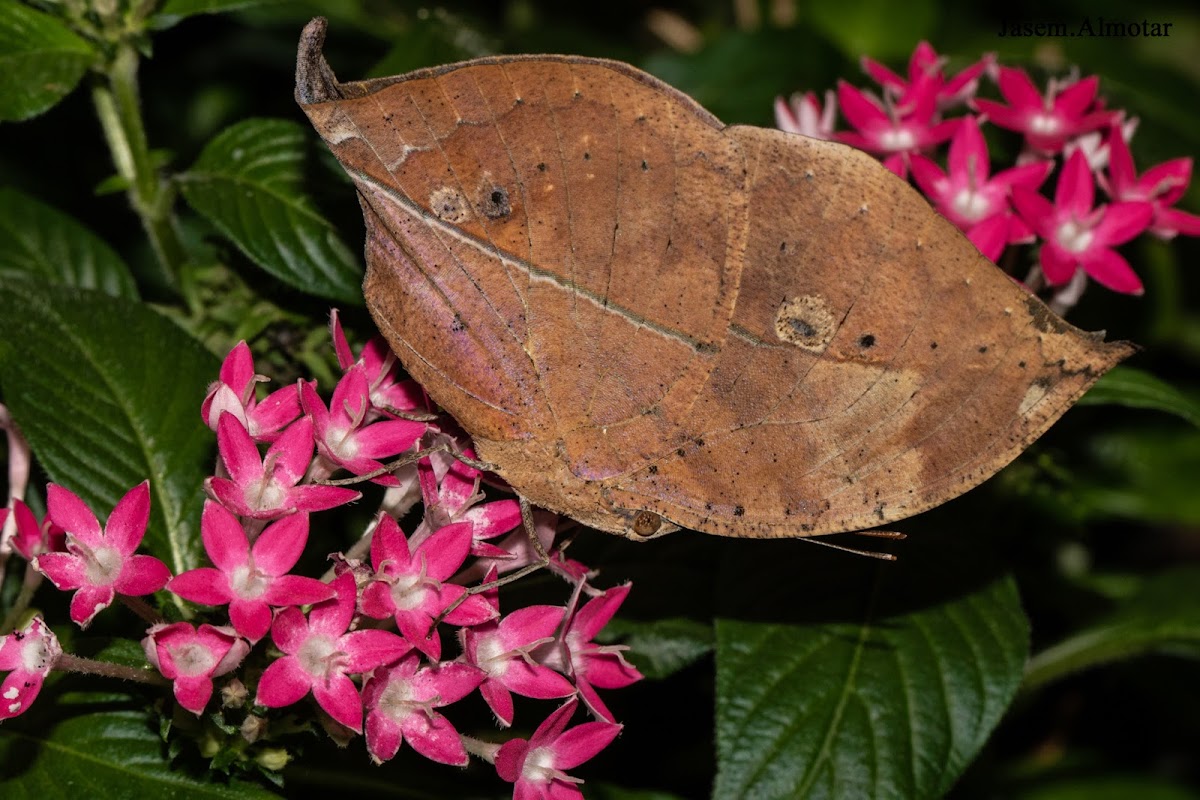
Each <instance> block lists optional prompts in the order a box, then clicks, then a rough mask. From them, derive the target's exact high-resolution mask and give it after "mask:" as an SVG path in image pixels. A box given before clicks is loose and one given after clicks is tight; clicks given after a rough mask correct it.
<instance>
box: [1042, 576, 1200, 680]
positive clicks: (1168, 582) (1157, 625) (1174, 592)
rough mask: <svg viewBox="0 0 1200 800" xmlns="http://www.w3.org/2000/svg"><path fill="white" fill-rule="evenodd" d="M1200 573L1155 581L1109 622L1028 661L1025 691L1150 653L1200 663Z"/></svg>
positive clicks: (1151, 581)
mask: <svg viewBox="0 0 1200 800" xmlns="http://www.w3.org/2000/svg"><path fill="white" fill-rule="evenodd" d="M1198 585H1200V568H1196V567H1188V568H1181V569H1176V570H1172V571H1170V572H1165V573H1163V574H1161V575H1156V576H1155V577H1153V578H1150V579H1149V580H1147V581H1146V583H1145V585H1144V586H1143V587H1142V589H1141V591H1140V592H1138V593H1137V594H1136V595H1135V596H1134V597H1132V598H1130V599H1129V600H1128V601H1126V602H1124V603H1122V604H1121V605H1120V606H1119V607H1118V608H1117V609H1116V610H1115V611H1113V613H1112V614H1110V615H1109V616H1108V617H1106V618H1105V619H1103V620H1101V621H1100V622H1098V623H1096V624H1095V625H1091V626H1089V627H1087V628H1085V629H1084V630H1081V631H1079V632H1078V633H1075V634H1073V635H1072V636H1070V637H1068V638H1067V639H1065V640H1063V641H1061V642H1059V643H1058V644H1056V645H1054V646H1053V647H1050V648H1047V649H1046V650H1043V651H1042V652H1041V653H1038V654H1037V655H1036V656H1034V657H1033V658H1032V659H1030V661H1029V667H1028V668H1027V669H1026V672H1025V682H1024V684H1023V685H1022V687H1021V688H1022V691H1032V690H1034V689H1037V688H1038V687H1040V686H1043V685H1045V684H1047V683H1049V682H1051V681H1054V680H1057V679H1059V678H1061V677H1063V676H1065V675H1069V674H1071V673H1073V672H1078V671H1080V670H1083V669H1089V668H1091V667H1095V666H1099V665H1102V664H1108V663H1112V662H1114V661H1121V660H1125V659H1129V658H1135V657H1137V656H1142V655H1147V654H1150V653H1166V654H1171V655H1178V656H1186V657H1188V658H1200V593H1197V592H1196V586H1198Z"/></svg>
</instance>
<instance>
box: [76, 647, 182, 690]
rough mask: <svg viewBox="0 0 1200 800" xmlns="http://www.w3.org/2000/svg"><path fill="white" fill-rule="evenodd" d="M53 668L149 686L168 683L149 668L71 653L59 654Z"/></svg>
mask: <svg viewBox="0 0 1200 800" xmlns="http://www.w3.org/2000/svg"><path fill="white" fill-rule="evenodd" d="M54 669H56V670H60V671H62V672H79V673H82V674H84V675H101V676H103V677H106V678H120V679H121V680H123V681H137V682H138V683H147V684H150V685H151V686H166V685H168V684H169V683H170V681H168V680H167V679H166V678H164V677H163V676H161V675H159V674H157V673H155V672H151V671H150V670H149V669H141V668H139V667H128V666H125V665H124V664H114V663H112V662H111V661H96V660H95V659H91V658H83V657H82V656H76V655H72V654H71V653H63V654H61V655H60V656H59V657H58V658H57V659H56V660H55V662H54Z"/></svg>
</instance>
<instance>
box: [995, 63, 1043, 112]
mask: <svg viewBox="0 0 1200 800" xmlns="http://www.w3.org/2000/svg"><path fill="white" fill-rule="evenodd" d="M999 69H1000V77H999V80H998V83H999V85H1000V94H1002V95H1004V99H1005V100H1007V101H1008V103H1009V105H1011V106H1012V107H1013V108H1016V109H1020V110H1021V111H1042V110H1043V103H1042V93H1041V92H1039V91H1038V89H1037V87H1036V86H1034V84H1033V81H1032V80H1030V78H1029V76H1028V75H1026V74H1025V71H1024V70H1020V69H1015V68H1013V67H1000V68H999Z"/></svg>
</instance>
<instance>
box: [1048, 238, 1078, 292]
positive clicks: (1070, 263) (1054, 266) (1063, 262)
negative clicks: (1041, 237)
mask: <svg viewBox="0 0 1200 800" xmlns="http://www.w3.org/2000/svg"><path fill="white" fill-rule="evenodd" d="M1038 260H1039V261H1040V262H1041V265H1042V274H1043V275H1045V276H1046V282H1047V283H1048V284H1050V285H1051V286H1062V285H1063V284H1064V283H1066V282H1067V281H1069V280H1071V277H1072V276H1073V275H1074V274H1075V269H1076V267H1077V266H1078V265H1079V258H1078V257H1077V256H1076V255H1075V254H1074V253H1068V252H1067V251H1065V250H1063V249H1062V248H1061V247H1059V246H1058V245H1057V244H1055V243H1054V242H1046V243H1045V244H1043V245H1042V249H1041V250H1040V251H1039V253H1038Z"/></svg>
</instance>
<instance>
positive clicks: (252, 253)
mask: <svg viewBox="0 0 1200 800" xmlns="http://www.w3.org/2000/svg"><path fill="white" fill-rule="evenodd" d="M304 136H305V134H304V131H303V129H302V128H301V127H300V126H299V125H296V124H295V123H292V122H288V121H286V120H278V119H249V120H245V121H244V122H239V123H238V124H236V125H233V126H232V127H230V128H227V129H225V130H224V131H222V132H221V134H219V135H218V136H217V137H216V138H215V139H213V140H212V141H211V142H209V143H208V145H207V146H206V147H205V148H204V151H203V152H202V153H201V154H200V158H199V159H197V160H196V163H195V164H193V165H192V168H191V169H190V170H188V171H187V172H186V173H184V174H183V175H180V176H179V181H180V186H181V188H182V190H183V196H184V197H185V198H186V199H187V201H188V203H189V204H190V205H191V206H192V208H194V209H196V211H198V212H199V213H200V214H202V215H203V216H204V217H206V218H207V219H208V220H209V221H210V222H211V223H212V224H213V225H215V226H216V227H217V229H218V230H220V231H221V233H223V234H224V235H225V236H227V237H229V239H230V240H231V241H233V243H234V244H236V245H237V246H238V248H239V249H241V251H242V252H243V253H245V254H246V256H247V257H248V258H250V259H251V260H252V261H254V263H256V264H258V265H259V266H260V267H262V268H263V269H264V270H266V271H267V272H269V273H270V274H272V275H274V276H275V277H276V278H278V279H279V280H281V281H283V282H284V283H287V284H289V285H291V286H294V287H296V288H297V289H300V290H302V291H304V292H307V293H309V294H316V295H320V296H321V297H328V298H330V299H333V300H337V301H339V302H345V303H356V304H357V303H361V302H362V290H361V284H362V271H361V267H360V265H359V261H358V259H356V258H355V257H354V256H353V255H352V254H351V253H350V250H349V249H348V248H347V247H346V245H345V244H344V243H343V242H342V240H341V239H340V238H338V235H337V233H336V232H335V231H334V229H333V226H332V225H330V224H329V222H328V221H326V220H325V218H324V217H322V216H321V214H320V213H318V212H317V210H316V208H315V207H314V206H313V204H312V202H311V201H310V200H309V198H307V197H306V196H305V195H304V194H303V193H302V192H301V191H300V179H301V165H302V163H303V161H304V154H305V146H304V141H305V139H304Z"/></svg>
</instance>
